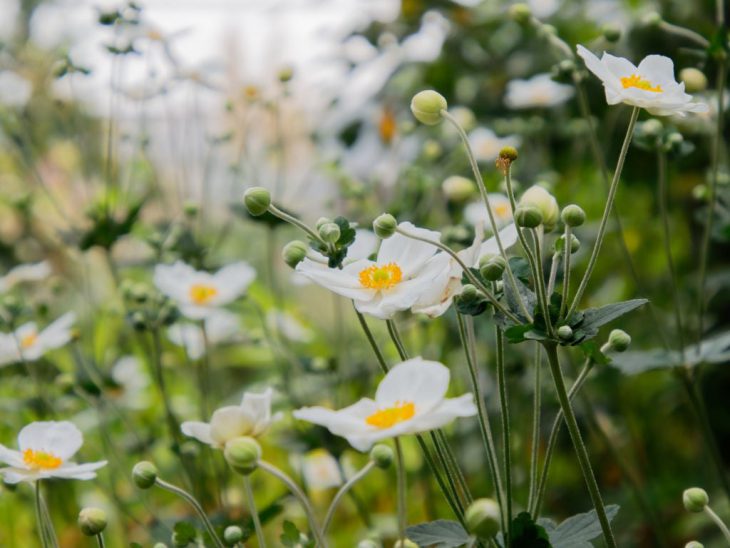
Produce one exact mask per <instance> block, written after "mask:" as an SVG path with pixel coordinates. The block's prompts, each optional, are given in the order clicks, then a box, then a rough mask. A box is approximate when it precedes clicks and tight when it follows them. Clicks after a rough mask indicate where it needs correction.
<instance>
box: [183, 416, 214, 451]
mask: <svg viewBox="0 0 730 548" xmlns="http://www.w3.org/2000/svg"><path fill="white" fill-rule="evenodd" d="M180 430H181V431H182V433H183V434H185V435H186V436H188V437H190V438H195V439H196V440H198V441H200V442H202V443H205V444H207V445H215V442H214V441H213V438H211V437H210V424H208V423H207V422H200V421H185V422H184V423H182V424H181V425H180Z"/></svg>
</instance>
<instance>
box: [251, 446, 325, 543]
mask: <svg viewBox="0 0 730 548" xmlns="http://www.w3.org/2000/svg"><path fill="white" fill-rule="evenodd" d="M258 466H259V468H261V469H262V470H264V471H266V472H268V473H269V474H271V475H272V476H274V477H275V478H278V479H279V480H281V481H282V482H283V483H284V484H285V485H286V486H287V487H288V488H289V490H290V491H291V492H292V494H293V495H294V496H295V497H296V498H297V499H298V500H299V502H300V503H301V505H302V507H303V508H304V512H305V513H306V514H307V519H308V520H309V527H310V528H311V529H312V534H313V535H314V538H315V540H316V543H317V545H318V546H321V547H322V548H327V541H326V540H325V538H324V536H323V535H322V531H321V530H320V528H319V525H317V519H316V518H315V516H314V509H313V508H312V505H311V504H310V503H309V500H307V495H305V494H304V491H302V489H301V488H300V487H299V486H298V485H297V484H296V483H294V481H293V480H292V479H291V478H290V477H289V476H287V475H286V474H285V473H284V472H282V471H281V470H279V469H278V468H277V467H276V466H274V465H273V464H271V463H268V462H266V461H263V460H260V461H259V465H258Z"/></svg>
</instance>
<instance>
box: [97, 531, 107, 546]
mask: <svg viewBox="0 0 730 548" xmlns="http://www.w3.org/2000/svg"><path fill="white" fill-rule="evenodd" d="M96 545H97V546H98V547H99V548H105V547H106V544H105V543H104V535H102V534H101V533H99V534H98V535H96Z"/></svg>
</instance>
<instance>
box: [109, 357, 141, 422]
mask: <svg viewBox="0 0 730 548" xmlns="http://www.w3.org/2000/svg"><path fill="white" fill-rule="evenodd" d="M111 377H112V380H113V381H114V382H115V383H117V385H118V386H119V389H120V390H119V393H117V394H114V396H115V397H116V398H117V399H119V400H120V402H121V403H122V404H123V405H124V406H125V407H128V408H130V409H144V408H145V407H147V397H146V396H147V394H146V393H145V390H146V388H147V387H148V386H149V384H150V380H149V378H148V377H147V375H146V374H145V372H144V370H143V369H142V364H140V362H139V360H138V359H137V358H135V357H134V356H122V357H121V358H119V359H118V360H117V361H116V363H115V364H114V365H113V366H112V370H111Z"/></svg>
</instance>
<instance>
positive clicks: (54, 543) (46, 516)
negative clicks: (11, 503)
mask: <svg viewBox="0 0 730 548" xmlns="http://www.w3.org/2000/svg"><path fill="white" fill-rule="evenodd" d="M38 481H39V482H40V481H41V480H38ZM39 497H40V506H41V518H42V520H43V523H44V524H45V530H46V537H47V538H48V542H49V544H50V546H51V547H52V548H58V537H57V536H56V530H55V529H54V528H53V520H52V519H51V514H50V512H48V506H46V501H45V500H43V493H39Z"/></svg>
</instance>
